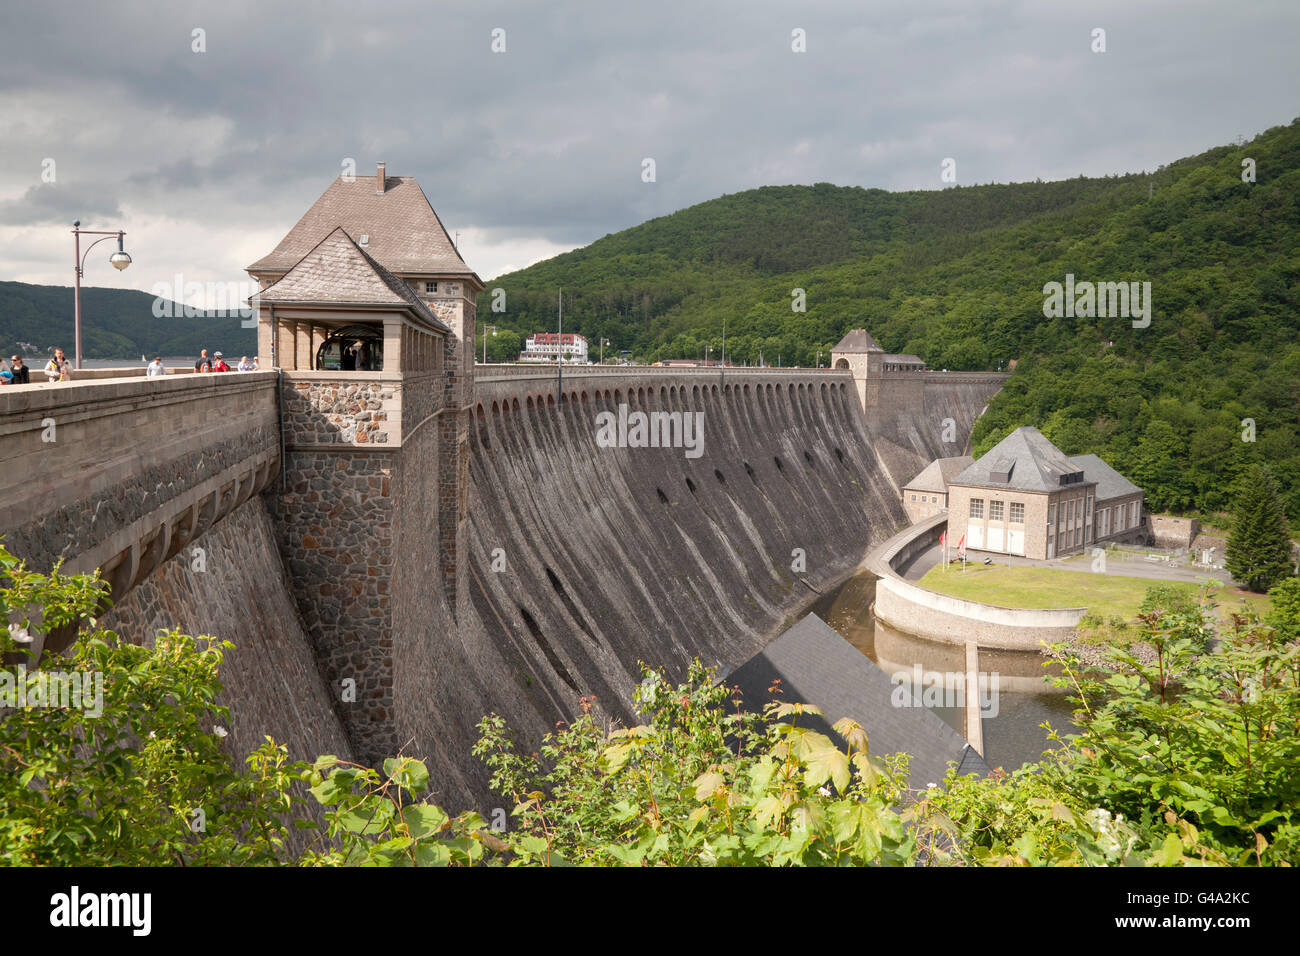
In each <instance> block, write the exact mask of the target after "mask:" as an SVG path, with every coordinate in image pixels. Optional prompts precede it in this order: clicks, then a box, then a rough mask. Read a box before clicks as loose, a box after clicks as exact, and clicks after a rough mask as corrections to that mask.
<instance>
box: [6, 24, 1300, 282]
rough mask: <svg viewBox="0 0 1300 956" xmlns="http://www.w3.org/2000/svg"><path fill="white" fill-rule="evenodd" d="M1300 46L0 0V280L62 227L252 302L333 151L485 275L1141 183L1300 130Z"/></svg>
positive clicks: (332, 165)
mask: <svg viewBox="0 0 1300 956" xmlns="http://www.w3.org/2000/svg"><path fill="white" fill-rule="evenodd" d="M1098 28H1100V29H1103V30H1104V31H1105V35H1104V42H1105V52H1104V53H1101V52H1093V49H1092V48H1093V46H1094V45H1095V44H1096V43H1097V41H1096V40H1095V39H1094V30H1096V29H1098ZM498 29H500V30H503V31H504V46H505V50H504V52H494V51H493V49H492V47H493V43H494V39H493V32H494V30H498ZM196 30H202V31H203V33H202V35H201V43H200V41H199V40H196V39H195V32H194V31H196ZM795 31H802V36H803V37H804V40H803V44H804V45H805V46H806V52H795V51H794V49H792V47H793V46H796V45H799V40H798V39H797V38H796V35H795ZM497 43H498V45H500V34H498V41H497ZM198 45H202V46H204V47H205V48H206V49H205V50H204V51H203V52H195V49H194V48H195V47H196V46H198ZM1298 50H1300V2H1296V0H1276V2H1268V0H1264V2H1251V3H1244V2H1241V0H1217V2H1159V0H1141V2H1136V0H1115V2H1095V3H1094V2H1087V0H1071V2H1057V0H1006V2H995V0H989V2H981V0H952V2H922V0H906V2H904V0H892V2H876V0H871V2H867V0H824V2H815V3H807V4H798V3H764V2H756V0H743V2H735V3H710V2H706V0H693V2H687V3H680V4H679V3H672V2H664V0H644V2H640V3H632V2H625V0H618V2H609V0H606V2H590V3H573V2H565V0H547V2H544V3H538V2H533V3H525V2H522V0H515V2H511V3H493V2H484V0H474V2H465V3H460V2H448V0H436V2H434V0H421V2H418V3H404V2H395V0H388V2H381V3H375V4H371V3H356V2H349V3H321V2H313V3H310V4H307V3H304V4H300V5H290V4H283V3H269V2H266V0H259V2H255V3H246V2H240V0H223V2H221V3H185V2H169V3H165V4H164V3H134V2H128V0H114V2H111V3H103V2H95V3H75V2H72V3H39V4H22V5H19V4H16V3H8V4H5V6H4V9H3V12H0V93H2V98H0V104H3V105H2V106H0V248H3V250H4V257H3V266H0V279H16V280H20V281H24V282H39V283H48V284H58V285H70V284H71V282H72V259H73V250H72V237H71V235H70V234H69V229H70V228H71V223H72V220H74V219H80V220H81V222H82V226H83V228H92V229H94V228H98V229H125V230H126V231H127V234H128V235H127V245H126V248H127V251H128V252H130V253H131V254H132V256H133V257H134V260H135V261H134V264H133V265H132V266H131V268H129V269H128V270H126V271H125V272H123V273H120V274H119V273H117V272H115V271H114V270H113V269H111V268H110V267H109V266H108V264H107V261H106V260H107V252H108V251H109V250H108V247H109V243H105V244H104V245H101V246H100V247H99V248H97V249H96V250H95V252H94V253H93V254H92V258H91V260H90V261H89V262H88V263H87V276H86V283H87V284H88V285H104V286H119V287H126V288H136V289H143V290H146V291H149V290H151V289H153V287H154V285H155V284H156V283H158V282H162V281H172V277H173V276H174V275H176V274H178V273H179V274H181V275H183V276H184V279H185V281H187V282H193V281H197V282H200V283H206V282H227V281H237V280H245V279H247V276H246V274H245V273H244V272H243V271H242V268H243V266H245V265H247V264H249V263H251V262H253V261H254V260H256V259H257V258H259V257H260V256H262V255H264V254H265V253H266V252H268V251H270V250H271V248H272V247H274V245H275V244H276V243H277V242H278V241H279V240H280V238H281V237H282V236H283V235H284V233H286V232H287V231H288V230H289V229H290V227H292V226H293V224H294V223H295V222H296V221H297V219H298V218H299V216H301V215H302V214H303V213H304V212H305V211H306V210H307V208H308V206H310V205H311V203H312V202H313V201H314V200H315V199H316V197H317V196H318V195H319V194H320V193H321V192H322V191H323V190H324V189H325V187H326V186H327V185H328V184H329V182H330V181H331V180H332V179H333V178H334V177H336V176H337V175H339V173H340V172H341V171H342V169H343V167H342V164H343V163H344V161H345V160H347V159H349V158H351V159H354V160H355V161H356V165H357V170H356V171H357V173H358V174H363V175H373V173H374V164H375V161H376V160H381V159H382V160H385V161H386V162H387V164H388V173H389V175H401V176H415V177H416V178H417V179H418V180H419V182H420V184H421V186H422V187H423V188H424V191H425V192H426V193H427V194H428V196H429V198H430V200H431V201H432V203H433V205H434V208H435V209H436V210H437V211H438V213H439V215H440V217H441V218H442V221H443V223H444V224H445V225H446V227H447V229H448V231H449V232H452V233H455V232H457V231H459V233H460V243H461V253H462V255H463V256H464V258H465V260H466V261H467V262H468V263H469V264H470V266H471V267H473V268H474V269H476V270H477V271H478V273H479V274H480V275H481V276H482V277H483V278H484V279H489V278H491V277H493V276H496V275H498V274H500V273H503V272H506V271H510V270H511V269H515V268H520V267H523V266H526V265H528V264H530V263H532V262H535V261H538V260H539V259H544V258H548V257H550V256H552V255H555V254H557V253H559V252H563V251H565V250H568V249H572V248H575V247H577V246H582V245H586V244H587V243H589V242H591V241H593V240H595V239H598V238H600V237H601V236H603V235H605V234H606V233H610V232H615V231H617V230H620V229H624V228H626V227H628V226H632V225H635V224H636V223H639V222H642V221H644V220H646V219H648V218H651V217H654V216H657V215H662V214H665V213H668V212H672V211H673V210H676V209H681V208H683V207H685V206H689V205H692V204H694V203H697V202H701V201H703V200H707V199H711V198H714V197H716V196H719V195H722V194H724V193H731V192H737V191H739V190H743V189H749V188H752V187H755V186H761V185H780V184H788V183H815V182H832V183H836V184H839V185H860V186H868V187H881V188H885V189H916V188H921V189H931V188H939V187H940V186H941V185H942V183H941V182H940V166H941V163H942V161H943V160H944V159H945V158H948V157H951V158H953V159H954V160H956V175H957V182H959V183H962V184H974V183H987V182H1015V181H1023V180H1032V179H1035V178H1042V179H1060V178H1065V177H1070V176H1077V175H1079V174H1080V173H1083V174H1086V175H1104V174H1107V173H1122V172H1133V171H1140V170H1149V169H1154V168H1155V167H1157V166H1159V165H1161V164H1163V163H1167V162H1170V161H1172V160H1174V159H1178V158H1180V157H1183V156H1186V155H1190V154H1194V153H1197V152H1200V151H1202V150H1204V149H1207V148H1210V147H1212V146H1216V145H1221V144H1224V143H1228V142H1231V141H1233V140H1235V139H1236V138H1237V137H1238V136H1245V137H1247V138H1249V137H1252V136H1254V135H1256V134H1257V133H1259V132H1261V131H1263V130H1265V129H1267V128H1268V127H1270V126H1276V125H1281V124H1286V123H1289V122H1290V121H1291V120H1292V119H1293V118H1295V117H1296V116H1297V115H1300V96H1298V95H1297V94H1298V93H1300V56H1298V55H1297V51H1298ZM647 158H650V159H653V160H654V162H655V181H654V182H653V183H647V182H643V180H642V170H643V161H644V160H645V159H647ZM51 160H52V161H53V164H52V165H51V163H50V161H51ZM51 173H52V174H53V182H47V181H45V179H48V178H50V174H51ZM43 175H44V178H43ZM101 250H103V251H104V253H105V254H104V256H102V257H101V256H100V255H99V253H100V251H101Z"/></svg>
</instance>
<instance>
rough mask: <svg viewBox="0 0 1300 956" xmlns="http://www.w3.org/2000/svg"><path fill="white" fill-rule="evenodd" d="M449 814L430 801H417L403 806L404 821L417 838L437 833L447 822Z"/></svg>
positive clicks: (412, 834)
mask: <svg viewBox="0 0 1300 956" xmlns="http://www.w3.org/2000/svg"><path fill="white" fill-rule="evenodd" d="M447 819H448V817H447V814H446V813H445V812H443V810H442V809H441V808H440V807H435V806H434V805H433V804H430V803H417V804H412V805H411V806H409V807H402V822H403V823H404V824H406V826H407V827H409V828H410V831H411V836H413V837H414V838H415V839H417V840H418V839H420V838H421V837H425V836H428V835H429V834H430V833H437V832H438V831H439V830H441V829H442V828H443V826H444V825H446V823H447Z"/></svg>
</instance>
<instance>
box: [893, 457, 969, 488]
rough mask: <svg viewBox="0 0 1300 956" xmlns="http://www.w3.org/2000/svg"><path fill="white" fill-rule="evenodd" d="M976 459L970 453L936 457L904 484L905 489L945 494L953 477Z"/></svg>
mask: <svg viewBox="0 0 1300 956" xmlns="http://www.w3.org/2000/svg"><path fill="white" fill-rule="evenodd" d="M974 461H975V459H974V458H972V457H971V456H970V455H959V456H957V457H956V458H936V459H935V460H934V461H932V462H930V464H928V465H926V466H925V470H924V471H922V472H921V473H920V474H919V475H917V476H916V477H915V478H913V479H912V480H911V481H909V482H908V483H907V484H905V485H904V486H903V490H904V491H939V492H944V493H945V494H946V493H947V491H948V485H949V484H950V483H951V482H952V479H953V478H954V477H955V476H956V475H958V474H960V473H961V472H962V471H964V470H965V469H967V468H969V467H970V466H971V465H972V464H973V463H974Z"/></svg>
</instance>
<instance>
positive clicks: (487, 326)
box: [483, 325, 497, 365]
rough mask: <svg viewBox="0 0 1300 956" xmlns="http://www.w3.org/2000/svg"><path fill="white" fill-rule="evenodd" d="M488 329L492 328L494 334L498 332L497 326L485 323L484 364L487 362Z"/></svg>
mask: <svg viewBox="0 0 1300 956" xmlns="http://www.w3.org/2000/svg"><path fill="white" fill-rule="evenodd" d="M488 329H491V330H492V334H493V335H494V336H495V335H496V334H497V327H496V326H495V325H485V326H483V364H484V365H486V364H487V334H488Z"/></svg>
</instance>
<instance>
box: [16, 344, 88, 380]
mask: <svg viewBox="0 0 1300 956" xmlns="http://www.w3.org/2000/svg"><path fill="white" fill-rule="evenodd" d="M0 365H3V367H0V385H30V384H31V383H32V370H31V368H29V367H28V365H27V363H26V362H25V361H24V359H23V357H22V355H21V354H19V353H15V354H14V355H13V356H11V357H10V359H9V362H8V363H7V364H4V363H0ZM44 372H45V378H46V380H47V381H49V382H66V381H68V379H69V378H71V377H72V363H71V362H69V361H68V360H67V358H66V357H65V356H64V354H63V349H55V350H54V355H53V356H51V358H50V360H49V361H48V362H46V363H45V369H44Z"/></svg>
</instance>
